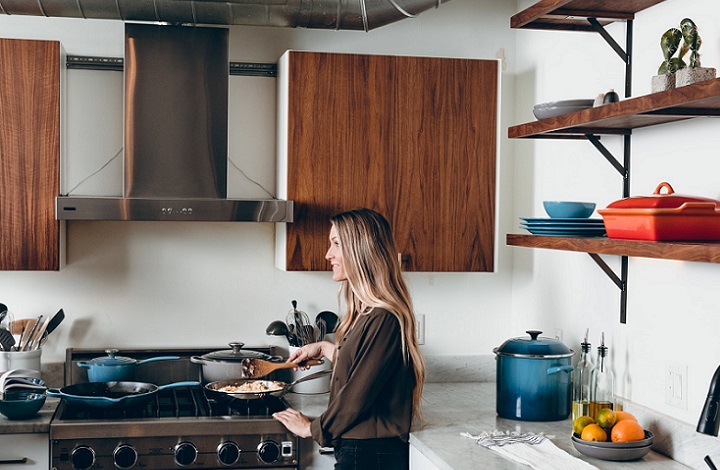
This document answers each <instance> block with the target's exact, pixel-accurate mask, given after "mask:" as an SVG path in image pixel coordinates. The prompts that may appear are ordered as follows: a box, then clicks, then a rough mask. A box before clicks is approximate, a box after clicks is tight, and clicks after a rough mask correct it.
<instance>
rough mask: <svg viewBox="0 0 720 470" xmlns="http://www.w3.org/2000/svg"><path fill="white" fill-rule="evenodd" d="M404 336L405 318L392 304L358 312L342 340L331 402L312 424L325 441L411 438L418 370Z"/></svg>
mask: <svg viewBox="0 0 720 470" xmlns="http://www.w3.org/2000/svg"><path fill="white" fill-rule="evenodd" d="M401 341H402V337H401V333H400V323H399V322H398V320H397V319H396V318H395V316H394V315H393V314H392V313H390V312H388V311H387V310H384V309H379V308H375V309H373V310H371V311H370V312H369V313H367V314H365V315H360V316H359V317H358V319H357V321H356V323H355V326H354V327H353V328H352V329H351V330H350V332H349V333H348V334H347V336H346V337H345V338H344V339H343V341H342V343H341V344H340V345H338V350H337V355H336V357H335V363H334V373H333V378H332V384H331V386H330V400H329V404H328V408H327V410H326V411H325V412H324V413H323V414H322V415H321V416H320V417H319V418H317V419H315V420H314V421H313V422H312V423H311V425H310V430H311V432H312V436H313V439H315V441H317V442H318V443H319V444H320V445H321V446H324V447H327V446H332V445H334V444H333V441H335V440H336V439H339V438H344V439H375V438H384V437H400V438H402V439H403V440H405V441H407V438H408V434H409V433H410V425H411V422H412V395H413V389H414V388H415V374H414V372H413V368H412V363H411V362H410V361H411V359H410V358H409V356H408V358H407V362H405V360H404V359H403V356H404V354H403V350H402V344H401Z"/></svg>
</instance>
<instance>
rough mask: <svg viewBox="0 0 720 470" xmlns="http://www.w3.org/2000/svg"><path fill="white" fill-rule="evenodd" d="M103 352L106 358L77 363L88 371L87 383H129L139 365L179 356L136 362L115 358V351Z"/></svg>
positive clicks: (152, 358) (134, 360) (120, 357)
mask: <svg viewBox="0 0 720 470" xmlns="http://www.w3.org/2000/svg"><path fill="white" fill-rule="evenodd" d="M105 352H106V353H107V354H108V355H107V356H104V357H96V358H94V359H90V360H89V361H79V362H78V363H77V365H78V367H82V368H83V369H87V370H88V371H87V375H88V381H89V382H131V381H133V380H134V379H135V368H136V367H137V366H139V365H140V364H145V363H146V362H155V361H170V360H175V359H180V357H179V356H160V357H151V358H150V359H143V360H141V361H138V360H136V359H132V358H130V357H122V356H117V355H116V354H117V353H118V350H117V349H107V350H105Z"/></svg>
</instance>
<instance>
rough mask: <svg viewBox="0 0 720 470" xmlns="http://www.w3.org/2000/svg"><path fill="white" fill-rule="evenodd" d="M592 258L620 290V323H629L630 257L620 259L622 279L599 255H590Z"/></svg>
mask: <svg viewBox="0 0 720 470" xmlns="http://www.w3.org/2000/svg"><path fill="white" fill-rule="evenodd" d="M588 255H590V258H592V259H593V261H595V263H596V264H597V265H598V266H599V267H600V269H602V270H603V272H604V273H605V274H606V275H607V276H608V277H609V278H610V280H611V281H612V282H614V283H615V285H616V286H617V287H618V289H620V323H627V280H628V257H627V256H622V257H621V258H620V277H618V275H617V274H615V272H614V271H613V270H612V268H611V267H610V266H608V265H607V263H606V262H605V260H603V259H602V258H601V257H600V255H598V254H597V253H588Z"/></svg>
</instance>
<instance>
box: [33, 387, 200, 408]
mask: <svg viewBox="0 0 720 470" xmlns="http://www.w3.org/2000/svg"><path fill="white" fill-rule="evenodd" d="M197 385H200V383H199V382H175V383H170V384H167V385H160V386H158V385H155V384H151V383H145V382H124V381H119V382H91V383H80V384H75V385H69V386H66V387H62V388H60V389H57V388H49V389H47V391H46V392H45V393H47V396H49V397H56V398H62V399H64V400H65V401H67V402H68V403H69V404H71V405H80V406H91V407H96V408H110V407H125V408H128V407H131V406H137V405H141V404H144V403H146V402H148V401H149V400H150V399H152V397H153V396H155V394H157V393H158V392H159V391H160V390H165V389H168V388H178V387H195V386H197Z"/></svg>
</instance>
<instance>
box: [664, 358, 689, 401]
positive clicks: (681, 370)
mask: <svg viewBox="0 0 720 470" xmlns="http://www.w3.org/2000/svg"><path fill="white" fill-rule="evenodd" d="M687 375H688V366H687V364H676V363H673V362H667V363H665V403H667V404H668V405H670V406H674V407H676V408H680V409H682V410H687V408H688V400H687V396H688V389H687V387H688V386H687V384H688V380H687V378H688V376H687Z"/></svg>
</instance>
